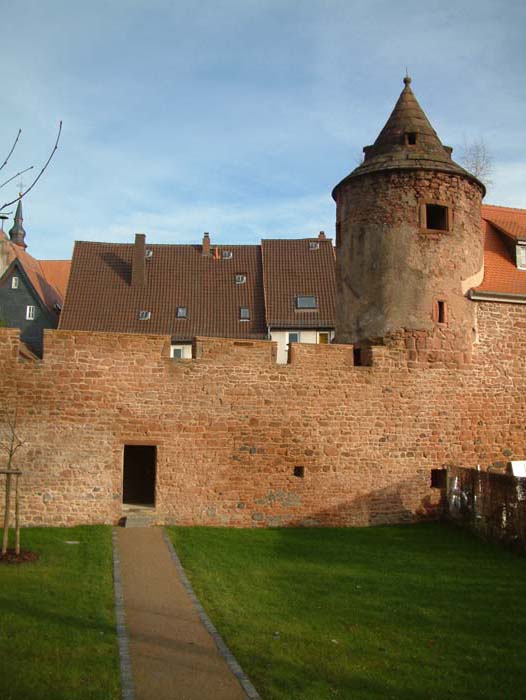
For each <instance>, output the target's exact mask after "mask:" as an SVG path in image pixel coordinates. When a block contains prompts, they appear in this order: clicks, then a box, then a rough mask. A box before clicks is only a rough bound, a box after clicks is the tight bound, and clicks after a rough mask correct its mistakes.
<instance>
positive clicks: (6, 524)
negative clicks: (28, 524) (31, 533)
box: [2, 474, 12, 554]
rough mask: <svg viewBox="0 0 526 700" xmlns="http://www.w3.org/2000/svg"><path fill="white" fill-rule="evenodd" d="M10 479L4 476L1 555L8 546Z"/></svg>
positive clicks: (8, 475)
mask: <svg viewBox="0 0 526 700" xmlns="http://www.w3.org/2000/svg"><path fill="white" fill-rule="evenodd" d="M11 477H12V474H6V479H5V511H4V536H3V538H2V554H5V553H6V552H7V546H8V544H9V515H10V510H11Z"/></svg>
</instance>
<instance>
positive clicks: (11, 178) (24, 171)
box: [0, 165, 34, 190]
mask: <svg viewBox="0 0 526 700" xmlns="http://www.w3.org/2000/svg"><path fill="white" fill-rule="evenodd" d="M33 167H34V166H33V165H30V166H29V168H26V169H25V170H21V171H20V172H19V173H17V174H16V175H13V177H10V178H9V180H6V181H5V182H2V184H1V185H0V190H1V189H2V187H3V186H4V185H7V184H8V183H9V182H11V180H14V179H15V177H18V176H19V175H23V174H24V173H27V171H28V170H33Z"/></svg>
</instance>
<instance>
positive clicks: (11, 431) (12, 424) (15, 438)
mask: <svg viewBox="0 0 526 700" xmlns="http://www.w3.org/2000/svg"><path fill="white" fill-rule="evenodd" d="M17 419H18V414H17V411H16V410H15V412H14V414H10V413H9V412H8V411H5V413H4V416H3V421H2V422H3V423H4V426H5V428H6V437H4V438H2V439H1V440H0V449H1V450H2V452H4V453H6V455H7V460H6V468H5V469H2V470H1V472H0V473H2V474H5V477H6V479H5V506H4V532H3V537H2V554H6V552H7V548H8V545H9V524H10V523H9V521H10V517H11V495H12V490H13V477H15V479H16V481H15V554H17V555H18V554H20V519H19V515H20V509H19V491H18V479H19V477H20V474H21V472H20V471H19V470H17V469H13V462H14V458H15V455H16V453H17V451H18V450H19V449H20V448H21V447H22V445H23V444H24V442H23V441H22V440H21V439H20V437H19V435H18V431H17Z"/></svg>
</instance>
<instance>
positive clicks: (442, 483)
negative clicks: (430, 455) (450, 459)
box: [431, 469, 447, 489]
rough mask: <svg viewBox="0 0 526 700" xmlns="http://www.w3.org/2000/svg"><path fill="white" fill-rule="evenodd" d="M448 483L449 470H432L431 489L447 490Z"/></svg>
mask: <svg viewBox="0 0 526 700" xmlns="http://www.w3.org/2000/svg"><path fill="white" fill-rule="evenodd" d="M446 482H447V469H431V488H432V489H445V488H446Z"/></svg>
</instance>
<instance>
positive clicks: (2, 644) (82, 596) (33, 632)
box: [0, 526, 120, 700]
mask: <svg viewBox="0 0 526 700" xmlns="http://www.w3.org/2000/svg"><path fill="white" fill-rule="evenodd" d="M21 534H22V548H23V549H30V550H33V551H36V552H38V553H39V554H40V558H39V560H38V561H37V562H34V563H31V564H22V565H14V564H11V565H2V566H0V697H1V698H2V700H88V698H89V699H90V700H99V699H100V700H117V698H119V695H120V681H119V664H118V652H117V643H116V636H115V619H114V606H113V582H112V546H111V528H109V527H98V526H97V527H93V526H92V527H76V528H67V529H66V528H34V529H33V528H31V529H25V530H22V533H21ZM67 541H78V542H79V544H67Z"/></svg>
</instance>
